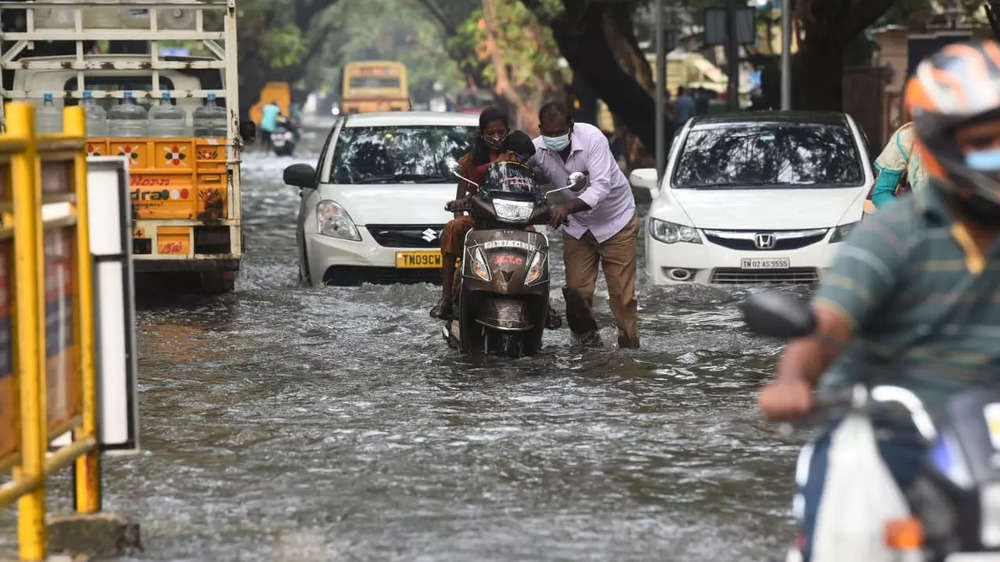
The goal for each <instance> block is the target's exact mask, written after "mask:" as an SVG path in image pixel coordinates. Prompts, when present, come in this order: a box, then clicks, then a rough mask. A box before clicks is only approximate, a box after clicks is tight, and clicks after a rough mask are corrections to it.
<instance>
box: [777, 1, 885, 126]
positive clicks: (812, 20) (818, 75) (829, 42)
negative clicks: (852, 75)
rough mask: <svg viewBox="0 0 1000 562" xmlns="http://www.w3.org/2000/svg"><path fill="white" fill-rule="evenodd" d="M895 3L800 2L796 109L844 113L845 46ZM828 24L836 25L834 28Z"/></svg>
mask: <svg viewBox="0 0 1000 562" xmlns="http://www.w3.org/2000/svg"><path fill="white" fill-rule="evenodd" d="M893 1H894V0H800V1H799V2H798V3H797V4H798V7H797V9H796V14H795V15H796V16H797V19H798V20H799V22H800V28H799V29H800V30H801V31H800V32H801V34H802V36H800V39H801V42H800V43H799V45H800V46H801V49H800V50H799V54H798V56H797V57H796V59H797V60H796V61H795V74H794V80H795V88H794V92H795V94H796V99H795V107H796V108H797V109H811V110H828V111H842V110H843V88H842V81H843V74H844V53H845V46H846V45H847V44H848V42H850V40H851V39H853V38H854V37H856V36H857V35H858V33H861V32H862V31H863V30H864V29H865V28H866V27H868V26H869V25H871V24H873V23H875V20H877V19H878V18H879V16H881V15H882V14H883V13H885V11H886V10H887V9H889V6H891V5H892V3H893ZM831 22H837V24H836V25H833V24H832V23H831Z"/></svg>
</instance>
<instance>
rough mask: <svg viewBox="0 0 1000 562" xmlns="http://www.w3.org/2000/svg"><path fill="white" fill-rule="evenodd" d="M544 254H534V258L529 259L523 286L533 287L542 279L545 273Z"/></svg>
mask: <svg viewBox="0 0 1000 562" xmlns="http://www.w3.org/2000/svg"><path fill="white" fill-rule="evenodd" d="M545 259H546V256H545V252H535V257H533V258H531V265H529V266H528V276H527V277H525V278H524V284H525V285H533V284H534V283H536V282H537V281H538V280H539V279H541V278H542V272H544V271H545Z"/></svg>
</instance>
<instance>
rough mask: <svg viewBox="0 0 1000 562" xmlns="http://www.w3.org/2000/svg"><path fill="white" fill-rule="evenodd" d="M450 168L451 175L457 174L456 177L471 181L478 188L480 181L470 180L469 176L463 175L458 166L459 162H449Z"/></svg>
mask: <svg viewBox="0 0 1000 562" xmlns="http://www.w3.org/2000/svg"><path fill="white" fill-rule="evenodd" d="M448 170H449V171H451V175H453V176H455V177H456V178H458V179H460V180H463V181H465V182H468V183H471V184H472V185H474V186H476V187H477V188H478V187H479V184H478V183H476V182H474V181H472V180H470V179H469V178H467V177H465V176H463V175H462V174H460V173H459V167H458V164H457V163H455V162H452V163H451V164H448Z"/></svg>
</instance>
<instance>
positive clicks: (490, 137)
mask: <svg viewBox="0 0 1000 562" xmlns="http://www.w3.org/2000/svg"><path fill="white" fill-rule="evenodd" d="M482 136H483V142H485V143H486V146H488V147H490V148H491V149H492V150H501V149H503V141H505V140H506V139H507V131H506V130H503V131H489V130H487V131H484V132H483V135H482Z"/></svg>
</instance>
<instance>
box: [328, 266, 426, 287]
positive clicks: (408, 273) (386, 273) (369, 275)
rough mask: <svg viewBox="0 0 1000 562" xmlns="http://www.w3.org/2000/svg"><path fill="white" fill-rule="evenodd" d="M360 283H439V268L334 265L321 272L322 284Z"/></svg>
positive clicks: (348, 284)
mask: <svg viewBox="0 0 1000 562" xmlns="http://www.w3.org/2000/svg"><path fill="white" fill-rule="evenodd" d="M362 283H374V284H377V285H391V284H393V283H405V284H411V283H437V284H438V285H440V284H441V270H440V269H396V268H395V267H360V266H349V265H335V266H333V267H330V268H329V269H327V270H326V272H325V273H324V274H323V284H324V285H336V286H341V287H344V286H347V287H350V286H356V285H361V284H362Z"/></svg>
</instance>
